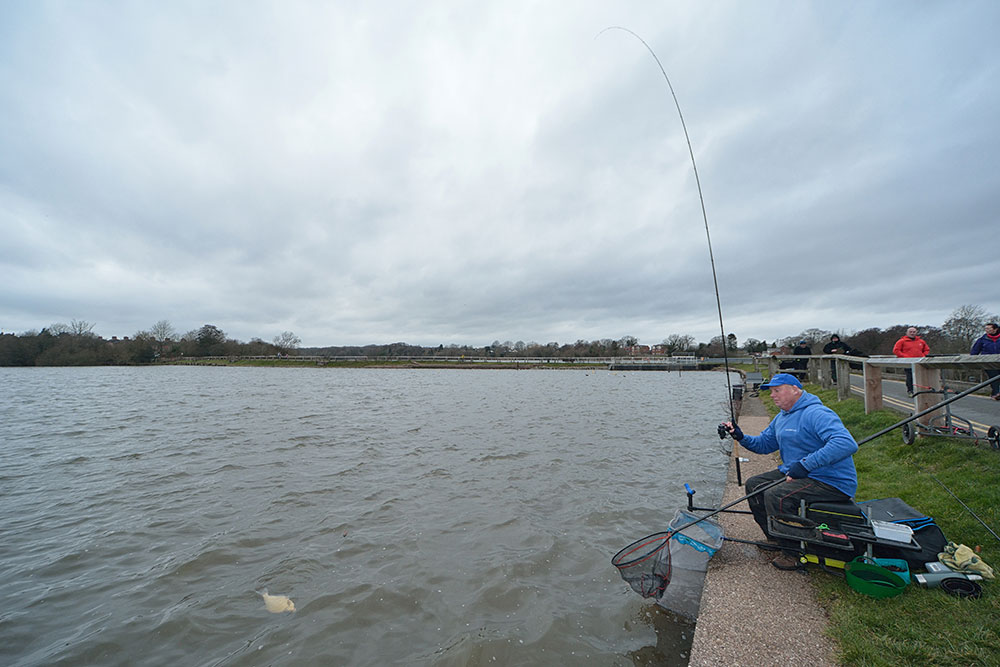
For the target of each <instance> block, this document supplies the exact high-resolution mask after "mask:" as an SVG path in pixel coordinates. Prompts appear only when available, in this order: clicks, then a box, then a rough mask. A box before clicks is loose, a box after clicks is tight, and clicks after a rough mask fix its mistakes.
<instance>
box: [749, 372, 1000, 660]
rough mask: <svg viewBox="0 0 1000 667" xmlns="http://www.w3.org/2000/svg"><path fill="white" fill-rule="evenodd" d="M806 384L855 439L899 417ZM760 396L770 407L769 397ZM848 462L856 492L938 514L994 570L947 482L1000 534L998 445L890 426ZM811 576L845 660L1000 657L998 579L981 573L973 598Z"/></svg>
mask: <svg viewBox="0 0 1000 667" xmlns="http://www.w3.org/2000/svg"><path fill="white" fill-rule="evenodd" d="M806 389H807V390H808V391H809V392H811V393H814V394H816V395H817V396H819V397H820V399H822V400H823V402H824V403H825V404H826V405H828V406H829V407H830V408H832V409H833V410H834V411H836V412H837V413H838V414H839V415H840V417H841V419H842V420H843V421H844V424H845V425H846V426H847V428H848V429H849V430H850V431H851V433H852V434H853V435H854V437H855V439H857V440H862V439H863V438H865V437H867V436H868V435H870V434H872V433H875V432H877V431H879V430H880V429H882V428H885V427H887V426H890V425H892V424H894V423H895V422H897V421H899V420H900V419H901V418H902V417H901V415H900V414H899V413H895V412H890V411H881V412H878V413H873V414H870V415H866V414H865V411H864V404H863V403H862V401H861V400H860V399H848V400H846V401H838V400H837V393H836V390H820V389H819V387H817V386H815V385H813V386H807V387H806ZM766 393H767V392H761V394H762V396H763V395H765V394H766ZM764 400H765V403H766V404H768V408H769V409H771V410H772V411H773V410H774V405H773V403H771V401H770V398H765V399H764ZM854 461H855V464H856V466H857V469H858V493H857V499H858V500H870V499H873V498H890V497H899V498H902V499H903V500H904V501H905V502H907V503H909V504H910V505H912V506H913V507H915V508H917V509H918V510H920V511H921V512H923V513H925V514H926V515H928V516H931V517H934V519H935V521H936V522H937V524H938V525H939V526H940V527H941V529H942V530H943V531H944V534H945V536H946V537H947V538H948V539H949V540H951V541H953V542H956V543H959V544H966V545H968V546H970V547H973V548H975V547H976V546H977V545H981V546H982V553H981V554H980V555H981V557H982V558H983V560H984V561H986V563H988V564H989V565H990V566H992V567H993V568H994V570H995V571H996V572H997V574H998V575H1000V567H998V566H1000V541H998V540H997V539H996V538H995V537H993V535H991V534H990V532H989V531H987V530H986V528H984V527H983V525H982V524H981V523H980V522H979V521H977V520H976V519H975V517H973V516H972V515H971V514H970V513H969V512H968V511H966V510H965V508H963V507H962V505H961V504H960V503H959V502H958V500H956V499H955V498H954V497H953V496H952V495H951V494H949V492H948V491H947V490H946V489H945V487H947V488H948V489H950V490H951V493H953V494H954V495H955V496H957V497H958V498H960V499H961V500H962V502H964V503H965V504H966V505H968V506H969V508H970V509H971V510H972V511H973V512H975V514H976V515H978V516H979V518H980V519H982V521H983V522H985V523H986V524H987V525H988V526H989V527H990V528H991V529H992V530H993V532H996V533H1000V451H997V450H993V449H990V446H989V444H988V443H986V442H985V440H984V441H982V442H980V443H978V444H974V443H973V442H971V441H968V440H952V439H948V438H918V439H917V442H916V443H914V444H913V445H904V444H903V441H902V438H901V436H900V433H899V429H895V430H893V431H892V432H890V433H889V434H887V435H884V436H882V437H880V438H877V439H875V440H873V441H871V442H868V443H866V444H864V445H862V447H861V449H860V451H858V453H857V454H856V455H855V457H854ZM811 577H812V580H813V582H814V583H815V585H816V589H817V595H818V598H819V600H820V602H821V604H822V605H823V606H824V608H825V609H826V610H827V613H828V614H829V617H830V626H829V632H830V633H831V635H832V636H833V637H834V639H835V640H836V641H837V642H838V644H839V645H840V647H841V651H842V653H841V656H840V660H841V662H843V663H844V664H849V665H900V664H906V665H918V664H919V665H1000V578H998V579H997V580H995V581H991V582H988V581H984V582H981V583H982V585H983V596H982V597H981V598H980V599H978V600H963V599H958V598H954V597H951V596H949V595H947V594H945V593H944V592H943V591H941V590H940V589H924V588H922V587H919V586H917V585H915V584H912V583H911V584H910V586H908V587H907V589H906V591H905V592H904V593H903V594H902V595H899V596H896V597H894V598H888V599H883V600H876V599H873V598H870V597H867V596H865V595H862V594H860V593H856V592H855V591H853V590H852V589H850V588H849V587H848V586H847V583H846V582H845V581H844V580H843V579H842V578H838V577H835V576H831V575H829V574H826V573H824V572H822V571H819V570H815V571H812V574H811Z"/></svg>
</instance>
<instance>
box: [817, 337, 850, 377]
mask: <svg viewBox="0 0 1000 667" xmlns="http://www.w3.org/2000/svg"><path fill="white" fill-rule="evenodd" d="M852 352H854V350H852V349H851V346H850V345H848V344H847V343H844V342H842V341H841V340H840V336H838V335H837V334H833V335H832V336H830V342H829V343H827V344H826V345H824V346H823V354H851V353H852ZM830 377H831V378H833V381H834V382H836V381H837V362H836V361H834V360H833V359H831V360H830Z"/></svg>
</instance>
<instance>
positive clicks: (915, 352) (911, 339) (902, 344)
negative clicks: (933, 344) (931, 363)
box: [892, 327, 931, 396]
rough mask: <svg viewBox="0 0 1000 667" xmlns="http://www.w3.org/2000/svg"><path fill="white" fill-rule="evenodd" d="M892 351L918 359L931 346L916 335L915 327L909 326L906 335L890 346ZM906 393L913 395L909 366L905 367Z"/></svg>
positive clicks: (926, 352) (929, 350)
mask: <svg viewBox="0 0 1000 667" xmlns="http://www.w3.org/2000/svg"><path fill="white" fill-rule="evenodd" d="M892 353H893V354H895V355H896V356H897V357H905V358H912V359H919V358H921V357H926V356H927V355H928V354H930V353H931V348H930V345H928V344H927V342H926V341H924V339H923V338H921V337H920V336H918V335H917V328H916V327H910V328H909V329H907V330H906V335H905V336H902V337H901V338H900V339H899V340H897V341H896V344H895V345H893V346H892ZM906 393H907V394H909V395H910V396H913V368H911V367H910V366H907V367H906Z"/></svg>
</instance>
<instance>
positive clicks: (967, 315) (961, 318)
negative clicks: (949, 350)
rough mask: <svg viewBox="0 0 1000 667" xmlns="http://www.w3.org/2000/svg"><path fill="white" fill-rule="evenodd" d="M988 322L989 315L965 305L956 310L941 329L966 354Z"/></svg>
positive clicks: (982, 310)
mask: <svg viewBox="0 0 1000 667" xmlns="http://www.w3.org/2000/svg"><path fill="white" fill-rule="evenodd" d="M989 321H990V316H989V314H988V313H987V312H986V311H985V310H984V309H983V308H982V307H981V306H974V305H972V304H965V305H962V306H959V307H958V308H956V309H955V310H954V312H952V314H951V317H949V318H948V319H947V320H945V321H944V325H943V326H942V327H941V328H942V329H944V332H945V333H946V334H948V337H949V338H951V339H952V340H953V341H954V342H955V343H956V344H957V345H958V346H959V350H961V351H965V352H968V351H969V348H971V347H972V343H973V342H975V340H976V338H978V337H979V336H981V335H982V333H983V327H984V326H985V325H986V323H987V322H989Z"/></svg>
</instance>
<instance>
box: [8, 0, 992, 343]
mask: <svg viewBox="0 0 1000 667" xmlns="http://www.w3.org/2000/svg"><path fill="white" fill-rule="evenodd" d="M998 25H1000V3H998V2H996V1H995V0H986V1H984V2H973V1H965V0H962V1H952V2H944V1H940V2H932V1H925V2H911V1H909V0H905V1H904V0H886V1H880V2H829V1H828V0H817V1H816V2H808V1H803V2H789V1H782V2H773V1H765V0H757V1H748V0H731V1H728V0H694V1H691V2H620V1H619V2H614V3H610V2H606V1H604V0H594V1H578V0H574V1H572V2H570V1H568V0H567V1H566V2H528V1H522V0H504V2H491V3H485V2H474V3H472V2H460V1H455V2H437V1H434V0H430V1H427V2H423V1H421V2H400V1H393V2H360V1H358V2H315V3H314V2H288V1H286V0H282V1H280V2H278V1H275V2H245V1H243V0H240V1H239V2H237V1H235V0H233V1H228V2H202V1H192V2H98V1H94V2H73V1H70V0H65V1H56V2H26V1H25V2H4V3H0V233H2V236H0V280H2V289H0V330H3V331H6V332H15V333H21V332H23V331H28V330H38V329H41V328H42V327H45V326H48V325H50V324H52V323H56V322H62V323H69V322H70V321H71V320H74V319H75V320H82V321H86V322H90V323H93V324H94V325H95V327H94V332H95V333H97V334H99V335H102V336H104V337H107V338H110V337H111V336H119V337H120V336H131V335H133V334H134V333H136V332H137V331H140V330H144V329H149V328H150V327H151V326H152V325H153V324H154V323H155V322H157V321H159V320H164V319H165V320H168V321H169V322H170V323H171V324H172V325H173V327H174V328H175V329H176V330H177V331H178V333H184V332H187V331H189V330H192V329H196V328H199V327H201V326H202V325H204V324H213V325H215V326H217V327H219V328H220V329H222V330H223V331H224V332H226V334H227V335H228V336H229V337H231V338H236V339H239V340H243V341H248V340H250V339H251V338H256V337H259V338H262V339H264V340H271V339H272V338H274V337H275V336H276V335H278V334H280V333H281V332H283V331H292V332H294V333H296V334H297V335H298V336H299V337H300V338H301V339H302V344H303V345H304V346H320V345H350V344H365V343H389V342H397V341H403V342H407V343H411V344H418V345H437V344H439V343H443V344H445V345H448V344H451V343H457V344H470V345H477V346H478V345H486V344H490V343H492V342H493V341H494V340H499V341H501V342H503V341H508V340H509V341H518V340H521V341H525V342H538V343H548V342H553V341H555V342H559V343H569V342H574V341H576V340H577V339H586V340H592V339H600V338H614V339H617V338H620V337H622V336H625V335H631V336H636V337H637V338H639V340H640V342H642V343H646V344H653V343H657V342H660V341H661V340H663V339H664V338H665V337H666V336H668V335H670V334H672V333H680V334H690V335H693V336H694V337H695V338H696V339H697V340H703V341H708V340H709V339H710V338H711V337H712V336H715V335H718V334H719V319H718V314H717V311H716V302H715V292H714V289H713V281H712V268H711V263H710V261H709V252H708V244H707V241H706V236H705V225H704V222H703V219H702V213H701V208H700V205H699V201H698V190H697V187H696V183H695V179H694V172H693V170H692V167H691V160H690V157H689V155H688V149H687V144H686V142H685V138H684V133H683V128H682V126H681V123H680V120H679V118H678V115H677V110H676V108H675V107H674V103H673V99H672V98H671V96H670V90H669V89H668V88H667V85H666V82H665V81H664V79H663V76H662V74H661V73H660V70H659V68H658V67H657V65H656V62H655V61H654V60H653V58H652V57H651V56H650V54H649V52H648V51H646V49H645V47H644V46H643V45H642V43H641V42H639V41H638V40H637V39H636V38H635V37H633V36H632V35H629V34H628V33H626V32H624V31H620V30H612V31H609V32H605V33H603V34H601V35H600V36H599V37H598V36H597V35H598V33H599V32H600V31H601V30H603V29H604V28H606V27H608V26H624V27H627V28H629V29H631V30H634V31H635V32H636V33H638V34H639V35H641V36H642V37H643V39H645V41H646V42H647V43H648V44H649V45H650V46H651V47H652V48H653V50H654V51H655V52H656V54H657V55H658V56H659V58H660V61H661V62H662V63H663V66H664V68H665V69H666V72H667V74H668V75H669V76H670V79H671V82H672V83H673V86H674V90H675V92H676V93H677V97H678V100H679V102H680V105H681V109H682V111H683V113H684V119H685V121H686V123H687V127H688V131H689V133H690V137H691V143H692V147H693V150H694V154H695V159H696V160H697V165H698V173H699V175H700V177H701V183H702V188H703V191H704V199H705V206H706V209H707V215H708V223H709V228H710V231H711V235H712V237H711V238H712V245H713V250H714V255H715V263H716V270H717V272H718V282H719V288H720V292H721V300H722V309H723V317H724V321H725V328H726V332H727V333H729V332H732V333H735V334H736V335H737V337H738V339H739V340H740V341H741V342H742V341H743V340H745V339H746V338H748V337H753V338H758V339H766V340H773V339H775V338H779V337H785V336H792V335H795V334H797V333H798V332H800V331H802V330H804V329H808V328H820V329H828V330H839V331H842V332H845V333H850V332H852V331H855V330H859V329H864V328H869V327H882V328H884V327H888V326H892V325H895V324H911V323H913V324H924V325H940V324H941V323H943V321H944V320H945V319H946V318H947V317H948V315H949V314H950V313H951V312H952V311H953V310H954V309H955V308H957V307H958V306H960V305H962V304H978V305H981V306H983V307H984V308H985V309H986V310H987V311H990V312H994V313H995V312H998V311H1000V297H998V296H997V294H998V282H997V276H998V275H1000V241H998V234H997V222H998V216H1000V164H998V161H1000V157H998V156H1000V40H998V39H997V26H998Z"/></svg>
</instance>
